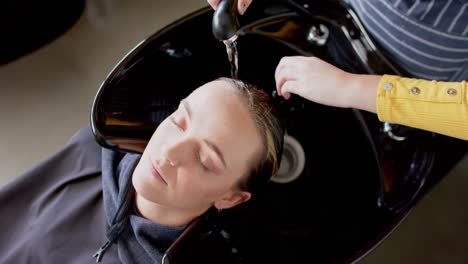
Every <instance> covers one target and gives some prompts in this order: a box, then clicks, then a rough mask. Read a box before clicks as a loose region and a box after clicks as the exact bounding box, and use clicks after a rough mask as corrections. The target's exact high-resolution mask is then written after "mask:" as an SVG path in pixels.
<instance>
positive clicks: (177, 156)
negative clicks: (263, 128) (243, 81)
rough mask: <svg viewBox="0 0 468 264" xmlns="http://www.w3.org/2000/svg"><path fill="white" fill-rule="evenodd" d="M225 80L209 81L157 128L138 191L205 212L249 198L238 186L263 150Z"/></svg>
mask: <svg viewBox="0 0 468 264" xmlns="http://www.w3.org/2000/svg"><path fill="white" fill-rule="evenodd" d="M235 89H236V88H234V87H233V86H232V84H230V83H229V82H227V81H224V80H217V81H213V82H210V83H208V84H205V85H203V86H201V87H200V88H198V89H197V90H195V91H194V92H192V94H190V95H189V96H188V97H187V98H185V99H184V100H182V101H181V103H180V105H179V108H178V109H177V110H176V111H175V112H174V113H173V114H172V115H171V116H169V117H168V118H166V119H165V120H164V121H163V122H162V123H161V124H160V125H159V127H158V128H157V129H156V131H155V132H154V134H153V136H152V137H151V139H150V141H149V143H148V146H147V147H146V149H145V151H144V152H143V155H142V157H141V160H140V162H139V164H138V165H137V167H136V169H135V172H134V174H133V185H134V187H135V190H136V192H137V193H138V195H140V196H142V197H143V198H144V199H146V200H148V201H151V202H153V203H156V204H158V205H161V206H166V207H171V208H177V209H182V210H201V211H205V210H206V209H208V208H209V207H211V206H212V205H215V206H216V207H217V208H229V207H232V206H235V205H237V204H239V203H241V202H243V201H245V200H248V199H249V198H250V194H249V193H246V192H242V191H240V190H239V189H238V188H237V185H238V183H239V181H240V179H241V177H243V176H245V174H246V173H247V172H248V170H249V169H250V167H251V166H252V165H253V162H254V161H255V160H256V157H258V155H259V152H260V150H261V143H260V142H261V138H260V135H259V132H258V130H257V128H256V126H255V123H254V121H253V119H252V117H251V115H250V113H249V112H248V109H247V107H246V106H245V105H244V104H243V102H242V101H241V99H240V98H239V96H238V95H237V94H236V91H235Z"/></svg>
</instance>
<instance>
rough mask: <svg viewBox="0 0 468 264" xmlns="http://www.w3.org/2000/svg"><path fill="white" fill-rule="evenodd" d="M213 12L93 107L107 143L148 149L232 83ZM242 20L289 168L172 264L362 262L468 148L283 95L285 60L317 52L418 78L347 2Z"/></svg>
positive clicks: (245, 60) (202, 13)
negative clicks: (181, 114)
mask: <svg viewBox="0 0 468 264" xmlns="http://www.w3.org/2000/svg"><path fill="white" fill-rule="evenodd" d="M212 16H213V11H212V10H211V8H208V7H207V8H204V9H201V10H198V11H196V12H194V13H192V14H189V15H187V16H185V17H183V18H181V19H179V20H178V21H176V22H174V23H172V24H170V25H168V26H167V27H165V28H163V29H162V30H160V31H158V32H156V33H155V34H153V35H152V36H150V37H149V38H147V39H145V40H144V41H142V42H141V43H140V44H138V45H137V46H136V47H135V48H134V49H133V50H132V51H130V52H129V53H128V55H126V56H125V57H124V58H123V59H122V60H121V61H120V62H119V63H118V64H117V65H116V66H115V68H114V69H113V70H112V71H111V73H110V74H109V75H108V76H107V78H106V79H105V81H104V82H103V84H102V86H101V87H100V89H99V91H98V93H97V95H96V97H95V101H94V104H93V107H92V113H91V124H92V129H93V133H94V135H95V138H96V140H97V141H98V142H99V144H101V145H102V146H103V147H106V148H110V149H114V150H116V151H123V152H141V151H142V150H143V149H144V147H145V145H146V143H147V142H148V140H149V138H150V136H151V135H152V133H153V132H154V130H155V129H156V127H157V126H158V124H159V123H160V122H161V121H162V120H163V119H164V118H165V117H166V116H167V115H169V114H170V113H171V112H172V111H174V110H175V109H176V107H177V105H178V103H179V101H180V100H181V99H182V98H184V97H185V96H187V95H188V94H189V93H190V92H191V91H192V90H193V89H195V88H197V87H198V86H200V85H202V84H204V83H206V82H208V81H211V80H213V79H215V78H217V77H220V76H226V77H229V76H230V64H229V62H228V59H227V55H226V49H225V47H224V45H223V44H222V43H220V42H219V41H218V40H216V39H215V38H214V37H213V34H212V29H211V23H212ZM239 24H240V30H239V38H238V43H237V44H238V51H239V78H240V79H242V80H245V81H248V82H251V83H254V84H257V85H258V86H260V87H262V88H263V89H265V91H266V92H267V93H268V94H270V95H271V97H272V98H273V101H274V103H275V107H276V108H277V109H278V111H279V112H280V114H281V115H282V116H283V118H284V120H283V121H284V125H285V127H286V131H287V132H286V135H285V146H284V154H283V160H282V163H281V168H280V171H279V172H278V174H277V175H275V176H274V178H273V179H272V181H271V182H270V183H269V184H268V185H267V186H266V187H265V188H264V189H263V190H262V191H261V192H260V193H257V194H255V195H254V197H253V199H252V200H251V201H249V202H248V203H246V204H245V205H241V206H240V207H238V208H234V209H231V210H226V212H222V213H220V214H218V213H217V212H213V211H212V210H210V211H208V212H207V213H206V214H205V215H204V216H202V217H200V218H199V219H197V220H196V221H195V222H194V223H192V224H191V225H190V226H189V227H188V228H187V230H186V231H185V232H184V234H183V235H182V236H181V237H180V238H179V239H178V240H177V241H176V242H175V243H174V244H173V245H172V246H171V247H170V248H169V249H168V251H167V252H166V256H165V257H164V260H163V263H352V262H357V261H359V260H360V259H361V258H363V257H364V256H365V255H367V254H368V253H369V252H371V251H372V250H373V249H374V248H376V247H377V246H378V245H379V244H380V243H382V241H384V240H385V238H386V237H387V236H389V235H390V234H391V233H392V232H393V231H394V230H395V228H396V227H398V226H399V225H400V223H401V222H402V221H403V220H404V219H405V217H406V216H407V215H408V214H409V213H410V211H411V209H412V208H413V207H414V206H415V205H416V204H417V202H418V201H419V200H420V199H421V198H422V197H423V196H424V195H425V194H426V193H427V192H428V191H429V190H430V189H431V188H432V187H433V186H434V185H435V184H437V182H438V181H439V180H440V179H441V178H442V177H443V176H444V175H445V174H446V173H447V172H448V171H449V170H450V169H451V168H452V167H453V166H454V165H455V164H456V163H457V161H459V160H460V159H461V158H462V157H463V156H464V154H465V153H466V150H467V149H468V146H467V144H466V143H465V142H463V141H461V140H456V139H453V138H449V137H446V136H442V135H438V134H434V133H431V132H427V131H422V130H418V129H413V128H409V127H404V126H399V125H395V124H389V123H382V122H380V121H379V120H378V119H377V116H376V115H375V114H371V113H368V112H364V111H359V110H356V109H341V108H333V107H328V106H323V105H319V104H315V103H313V102H310V101H307V100H304V99H302V98H299V97H292V99H290V100H288V101H286V100H283V99H282V98H281V97H278V96H277V94H276V92H275V81H274V71H275V67H276V65H277V64H278V62H279V60H280V59H281V58H282V57H283V56H291V55H306V56H317V57H319V58H321V59H324V60H326V61H328V62H330V63H332V64H334V65H336V66H338V67H340V68H342V69H344V70H346V71H349V72H354V73H373V74H385V73H387V74H401V75H406V76H410V75H409V74H407V73H405V72H403V71H402V70H401V69H399V67H397V66H396V65H395V64H394V63H393V62H392V61H391V59H389V58H388V57H387V56H386V54H384V53H383V52H382V51H381V49H380V47H379V46H378V45H377V44H376V43H375V42H374V41H373V40H372V38H371V37H370V36H369V35H368V34H367V33H366V30H365V28H364V27H363V26H362V25H361V23H360V21H359V19H358V18H357V16H356V14H355V13H354V12H353V10H351V9H350V8H349V7H348V6H346V5H345V4H343V3H341V2H339V1H336V0H328V1H273V0H269V1H261V0H257V1H254V3H253V4H252V5H251V7H250V8H249V10H248V12H247V13H246V14H245V15H244V16H242V17H239ZM317 85H320V84H317ZM234 140H235V139H234Z"/></svg>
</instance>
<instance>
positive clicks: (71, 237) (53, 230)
mask: <svg viewBox="0 0 468 264" xmlns="http://www.w3.org/2000/svg"><path fill="white" fill-rule="evenodd" d="M101 152H102V148H101V147H100V146H99V145H98V144H97V143H96V142H95V140H94V137H93V135H92V133H91V129H90V128H89V127H87V128H84V129H81V130H80V131H79V132H78V133H76V134H75V135H74V136H73V137H72V138H71V139H70V140H69V142H68V143H67V144H66V145H65V147H64V148H63V149H61V150H60V151H58V152H57V153H56V154H54V155H53V156H51V157H50V158H49V159H47V160H45V161H44V162H42V163H40V164H39V165H37V166H36V167H34V168H33V169H31V170H30V171H28V172H26V173H25V174H23V175H21V176H20V177H18V178H16V179H15V180H14V181H13V182H11V183H9V184H7V185H5V186H3V187H2V188H0V263H80V264H82V263H96V260H95V259H94V258H92V255H93V254H94V253H95V252H96V251H97V250H98V249H99V247H100V246H101V245H102V244H103V243H104V242H105V241H107V238H106V228H107V223H109V219H108V217H106V213H105V212H106V211H107V212H108V213H109V212H112V210H115V209H116V208H113V207H114V206H115V205H116V204H118V203H117V202H116V201H115V200H114V201H112V199H110V202H108V203H107V204H106V203H104V202H103V195H102V190H103V188H102V173H101V172H102V167H101ZM104 156H105V155H104ZM121 156H122V157H123V155H121ZM110 159H112V157H110ZM110 162H111V163H113V164H115V165H116V166H118V164H119V162H120V161H110ZM106 169H111V170H112V171H109V173H108V175H110V177H108V178H109V179H112V178H115V180H116V182H110V183H106V182H105V181H104V184H109V186H118V184H120V180H119V176H120V175H118V172H119V170H118V169H117V167H114V168H106V167H105V168H104V170H106ZM127 173H128V172H127ZM125 177H129V175H125ZM124 182H125V181H124ZM130 182H131V181H130ZM119 189H120V188H110V190H111V193H110V194H109V195H108V197H119V196H121V195H120V193H112V191H113V190H116V191H117V192H118V191H119ZM107 200H109V199H107ZM104 204H106V206H107V207H109V206H110V210H109V208H104ZM105 209H106V210H105ZM158 229H161V226H159V225H158V224H155V223H152V222H149V221H148V220H146V219H143V218H141V217H139V216H137V215H135V214H130V215H129V224H128V225H127V226H126V228H125V229H124V231H123V232H122V233H121V235H120V236H119V239H118V246H116V245H115V244H113V245H112V246H111V247H109V248H108V249H107V250H106V252H105V254H104V257H103V259H102V261H101V263H122V262H123V263H150V262H148V260H151V259H152V260H154V259H159V260H160V257H161V255H162V253H163V252H164V250H165V248H157V246H156V248H155V247H154V245H155V244H157V243H158V241H157V240H158V239H159V238H162V239H163V242H164V243H162V244H163V245H164V246H165V247H167V244H168V243H169V241H173V240H174V239H175V238H176V237H177V236H178V235H179V234H180V233H181V231H182V230H181V229H174V230H172V229H170V228H167V227H162V229H163V230H161V231H162V233H163V234H162V235H159V234H154V231H155V230H156V232H157V231H158ZM148 254H149V255H148ZM152 254H153V255H152ZM134 256H136V257H137V259H138V260H137V259H129V257H131V258H133V257H134ZM140 260H141V261H140ZM151 263H154V262H151Z"/></svg>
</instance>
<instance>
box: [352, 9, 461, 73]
mask: <svg viewBox="0 0 468 264" xmlns="http://www.w3.org/2000/svg"><path fill="white" fill-rule="evenodd" d="M345 1H346V2H348V3H349V4H350V5H351V6H352V7H353V9H354V10H355V11H356V13H357V14H358V16H359V17H360V19H361V21H362V23H363V24H364V26H365V27H366V29H367V30H368V31H369V33H370V34H371V35H372V37H373V38H374V39H375V40H376V41H377V43H378V44H380V46H382V47H383V48H384V49H385V50H386V51H387V53H388V54H389V55H390V56H391V57H392V59H393V61H394V62H395V63H397V64H398V65H399V66H400V67H401V68H402V69H403V70H405V71H406V72H407V73H408V74H409V75H410V76H411V77H416V78H422V79H430V80H441V81H462V80H468V0H345Z"/></svg>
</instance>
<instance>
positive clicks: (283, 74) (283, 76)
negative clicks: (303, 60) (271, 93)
mask: <svg viewBox="0 0 468 264" xmlns="http://www.w3.org/2000/svg"><path fill="white" fill-rule="evenodd" d="M300 72H301V71H300V61H299V57H283V58H282V59H281V60H280V62H279V64H278V67H276V71H275V80H276V89H277V90H278V94H279V95H280V96H283V90H282V87H283V85H284V83H285V82H286V81H289V80H297V78H299V77H300V76H299V74H300Z"/></svg>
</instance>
